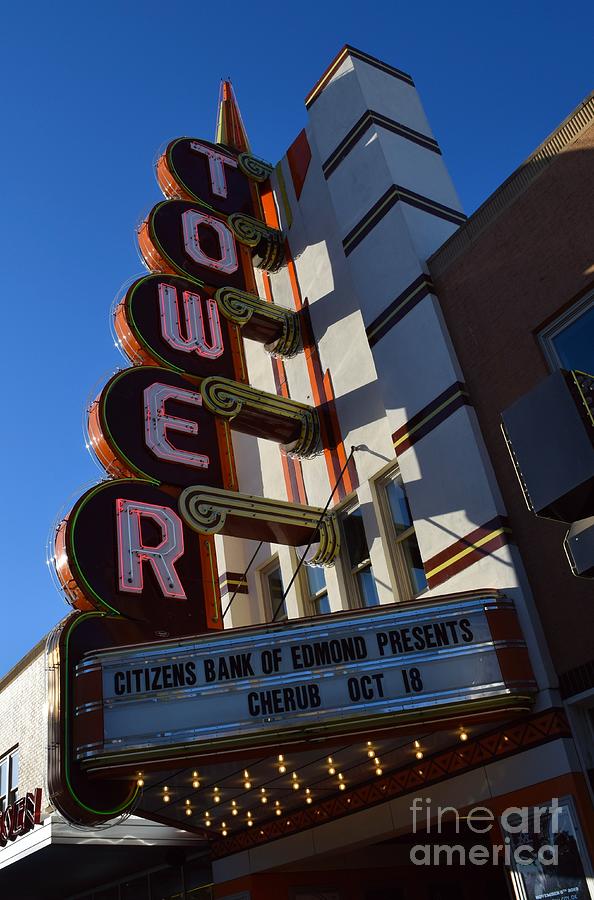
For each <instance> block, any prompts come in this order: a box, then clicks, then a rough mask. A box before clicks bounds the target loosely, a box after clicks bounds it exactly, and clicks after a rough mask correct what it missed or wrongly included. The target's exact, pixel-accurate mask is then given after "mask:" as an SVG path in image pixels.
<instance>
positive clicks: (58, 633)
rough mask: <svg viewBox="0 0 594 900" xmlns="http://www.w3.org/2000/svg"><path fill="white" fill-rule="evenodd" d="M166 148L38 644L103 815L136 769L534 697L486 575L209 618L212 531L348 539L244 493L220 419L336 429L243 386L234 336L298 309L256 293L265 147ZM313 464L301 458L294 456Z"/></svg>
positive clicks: (321, 550) (271, 239) (269, 334)
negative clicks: (264, 614) (327, 607)
mask: <svg viewBox="0 0 594 900" xmlns="http://www.w3.org/2000/svg"><path fill="white" fill-rule="evenodd" d="M235 126H236V127H235V128H230V129H229V130H228V131H227V133H226V134H225V137H226V141H221V142H220V143H212V142H210V141H207V140H203V139H201V138H191V137H182V138H178V139H176V140H174V141H172V142H171V143H170V144H169V145H168V147H167V149H166V150H165V152H164V154H163V155H162V156H161V158H160V159H159V160H158V162H157V167H156V169H157V179H158V182H159V185H160V187H161V189H162V191H163V193H164V195H165V197H166V199H165V200H163V201H162V202H160V203H158V204H157V205H156V206H155V207H154V209H153V210H152V211H151V212H150V214H149V215H148V217H147V218H146V220H145V221H144V222H143V223H142V225H141V226H140V229H139V231H138V243H139V247H140V251H141V253H142V256H143V258H144V260H145V262H146V265H147V267H148V268H149V270H150V274H148V275H146V276H144V277H143V278H140V279H138V280H137V281H135V282H134V284H133V285H132V286H131V287H130V288H129V289H128V290H127V292H126V294H125V296H124V297H122V298H121V300H120V302H119V304H118V305H117V308H116V310H115V314H114V322H115V329H116V332H117V335H118V337H119V340H120V343H121V346H122V348H123V350H124V352H125V353H126V355H127V356H128V358H129V360H130V363H131V365H130V367H129V368H127V369H125V370H124V371H122V372H119V373H117V374H116V375H115V376H114V377H113V378H111V379H110V380H109V381H108V383H107V384H106V385H105V386H104V388H103V389H102V390H101V392H100V393H99V395H98V396H97V397H96V399H95V401H94V402H93V404H92V405H91V408H90V410H89V420H88V432H89V436H90V444H91V447H92V449H93V451H94V453H95V454H96V456H97V458H98V459H99V461H100V462H101V464H102V465H103V467H104V468H105V472H106V479H105V480H104V481H102V482H101V483H100V484H98V485H96V486H95V487H93V488H91V489H90V490H89V491H87V492H86V493H85V494H84V495H83V496H82V497H80V498H79V500H78V501H77V502H76V503H75V504H74V506H73V508H72V510H71V511H70V512H69V514H68V515H67V516H66V517H65V519H64V520H63V522H61V523H60V526H59V528H58V530H57V533H56V537H55V561H56V569H57V573H58V577H59V579H60V581H61V584H62V586H63V589H64V591H65V593H66V596H67V597H68V599H69V601H70V602H71V604H72V606H73V612H72V614H71V615H70V616H69V617H68V618H67V620H66V621H65V622H63V623H62V624H61V625H60V626H59V627H58V628H57V629H56V630H55V632H54V633H53V635H52V636H51V639H50V641H49V645H48V666H49V671H50V711H49V716H50V771H49V787H50V794H51V799H52V802H53V803H54V804H55V806H56V807H57V808H58V810H59V811H60V812H61V813H62V814H63V815H64V816H66V818H68V819H69V820H71V821H73V822H78V823H83V824H95V823H99V822H102V821H106V820H108V819H110V818H112V817H113V816H114V815H116V814H118V813H120V812H124V811H126V810H129V809H131V808H132V806H133V804H134V802H135V798H136V793H137V791H138V785H137V779H136V778H135V777H134V772H136V771H137V770H138V769H142V770H143V771H144V772H146V771H150V769H151V766H154V767H157V766H162V765H163V763H164V761H166V760H170V759H171V760H176V761H177V762H176V765H178V766H179V765H183V764H184V763H185V764H187V765H192V764H194V763H195V762H196V761H197V760H202V759H205V758H208V757H209V756H210V755H212V754H215V753H217V752H219V751H221V750H224V751H225V753H226V754H229V755H231V756H233V755H235V756H238V755H240V754H241V753H242V752H245V751H246V750H248V749H250V748H252V749H253V748H268V749H269V750H270V751H271V752H272V748H273V747H274V748H278V747H281V749H282V747H283V746H284V744H287V745H288V744H290V745H291V746H300V745H306V744H307V742H308V741H310V740H312V739H314V738H315V739H321V738H323V737H325V736H329V737H331V736H333V735H356V734H359V733H362V732H363V730H366V729H367V730H368V729H372V730H374V731H381V730H382V729H387V728H392V727H394V726H396V725H404V724H406V723H410V722H414V721H417V720H419V719H422V721H424V722H431V723H433V724H434V725H437V723H439V722H443V721H445V720H447V719H449V718H451V717H453V716H458V717H459V716H460V715H466V716H473V715H474V716H477V717H481V716H486V715H488V714H490V713H491V712H493V711H495V710H502V709H506V710H512V709H516V710H527V709H528V708H529V707H530V705H531V697H532V695H533V693H534V690H535V685H534V680H533V676H532V673H531V669H530V664H529V660H528V655H527V650H526V647H525V644H524V641H523V638H522V634H521V632H520V628H519V625H518V621H517V616H516V613H515V610H514V607H513V604H512V602H511V601H510V600H509V599H507V598H505V597H503V596H501V595H499V594H498V593H497V592H495V591H483V592H477V593H476V594H465V595H450V596H448V597H444V598H436V597H431V599H430V600H427V601H418V602H415V603H412V604H407V605H406V607H403V606H402V605H398V604H393V605H389V606H382V607H381V608H377V609H375V610H360V611H352V612H348V613H340V614H335V615H331V616H326V617H324V618H323V619H318V620H314V621H311V620H310V621H307V622H306V624H303V622H302V621H299V620H297V621H290V622H288V623H284V624H278V625H264V626H256V627H250V628H247V629H231V630H227V631H223V630H222V625H223V623H222V612H221V601H220V594H219V588H218V570H217V564H216V552H215V543H214V535H215V534H221V535H229V536H235V537H240V538H247V539H253V540H265V541H271V542H274V543H277V544H285V545H288V546H293V547H297V546H300V545H303V544H306V543H308V542H310V541H313V540H315V541H316V542H317V551H316V554H315V556H314V558H313V560H312V563H313V564H315V565H323V566H331V565H333V563H334V562H335V560H336V558H337V555H338V553H339V551H340V537H339V530H338V526H337V522H336V518H335V516H334V515H333V513H332V512H331V511H329V512H326V511H325V510H323V509H322V508H318V507H316V506H308V505H305V504H297V503H293V502H287V501H280V500H273V499H269V498H267V497H264V496H253V495H251V494H247V493H243V492H242V491H241V485H240V484H239V483H238V476H237V471H236V465H235V459H234V453H233V442H232V432H234V431H237V432H242V433H244V434H246V435H250V436H252V437H257V438H263V439H266V440H269V441H273V442H275V443H277V444H279V445H280V446H281V447H282V448H283V451H284V452H286V453H288V454H291V455H293V456H294V457H297V458H300V459H303V460H307V459H309V458H310V457H314V456H316V455H317V454H319V453H322V452H324V451H325V450H328V449H329V448H331V446H332V434H333V430H332V427H331V424H329V422H328V421H327V410H326V409H325V408H324V406H323V405H319V406H312V405H308V404H306V403H301V402H298V401H296V400H293V399H291V398H289V397H284V396H281V395H279V394H276V393H267V392H265V391H262V390H259V389H256V388H254V387H253V386H251V385H250V383H249V380H248V373H247V368H246V362H245V357H244V350H243V343H242V341H243V337H244V336H245V337H249V338H250V339H252V340H256V341H258V342H260V343H261V344H262V345H263V346H264V347H265V348H266V350H267V351H268V352H270V353H272V354H275V355H276V356H278V357H292V356H295V355H296V354H298V353H300V352H302V351H303V336H302V330H303V328H302V319H301V317H300V314H299V313H296V312H292V311H289V310H287V309H284V308H282V307H279V306H275V305H274V304H273V303H270V302H268V301H267V300H265V299H262V298H261V297H259V296H258V295H257V290H256V282H255V279H254V267H257V268H260V269H263V270H265V271H271V272H273V271H277V270H279V269H280V268H281V267H282V266H283V263H284V255H285V240H284V236H283V234H282V232H281V231H279V229H278V228H276V227H273V225H272V224H270V222H269V221H267V216H266V215H265V212H264V209H265V204H264V203H263V199H265V198H266V196H267V195H270V192H271V187H270V181H269V179H270V176H271V173H272V167H271V166H270V165H269V164H268V163H265V162H263V161H262V160H260V159H258V158H256V157H255V156H253V155H252V154H251V153H250V152H249V148H248V147H247V144H246V141H245V137H244V133H243V129H242V127H241V126H240V123H237V122H236V123H235ZM304 465H307V463H304Z"/></svg>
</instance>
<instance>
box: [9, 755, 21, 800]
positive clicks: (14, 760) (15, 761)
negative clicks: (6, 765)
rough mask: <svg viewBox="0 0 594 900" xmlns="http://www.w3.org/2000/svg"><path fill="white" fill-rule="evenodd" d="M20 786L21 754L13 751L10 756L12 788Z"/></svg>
mask: <svg viewBox="0 0 594 900" xmlns="http://www.w3.org/2000/svg"><path fill="white" fill-rule="evenodd" d="M18 786H19V755H18V753H13V754H12V755H11V757H10V789H11V791H12V790H14V789H15V788H17V787H18Z"/></svg>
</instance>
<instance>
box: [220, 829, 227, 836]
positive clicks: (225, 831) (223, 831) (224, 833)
mask: <svg viewBox="0 0 594 900" xmlns="http://www.w3.org/2000/svg"><path fill="white" fill-rule="evenodd" d="M221 834H222V835H223V837H227V834H228V831H227V829H226V828H223V830H222V831H221Z"/></svg>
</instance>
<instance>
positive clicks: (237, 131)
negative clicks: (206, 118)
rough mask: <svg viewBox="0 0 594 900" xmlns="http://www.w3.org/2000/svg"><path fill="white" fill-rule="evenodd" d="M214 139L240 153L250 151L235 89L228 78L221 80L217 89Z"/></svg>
mask: <svg viewBox="0 0 594 900" xmlns="http://www.w3.org/2000/svg"><path fill="white" fill-rule="evenodd" d="M215 141H216V142H217V144H226V145H227V147H232V148H233V149H234V150H239V152H240V153H243V152H247V153H250V152H251V148H250V142H249V141H248V136H247V133H246V130H245V126H244V124H243V119H242V118H241V113H240V112H239V105H238V103H237V98H236V96H235V91H234V90H233V85H232V84H231V80H230V79H229V78H226V79H224V80H222V81H221V87H220V90H219V108H218V110H217V130H216V135H215Z"/></svg>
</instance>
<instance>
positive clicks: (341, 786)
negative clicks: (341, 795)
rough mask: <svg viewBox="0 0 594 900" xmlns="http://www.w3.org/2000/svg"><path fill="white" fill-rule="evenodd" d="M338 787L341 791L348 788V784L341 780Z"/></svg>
mask: <svg viewBox="0 0 594 900" xmlns="http://www.w3.org/2000/svg"><path fill="white" fill-rule="evenodd" d="M338 788H339V790H341V791H344V790H346V784H345V783H344V781H341V782H340V784H339V785H338Z"/></svg>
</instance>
